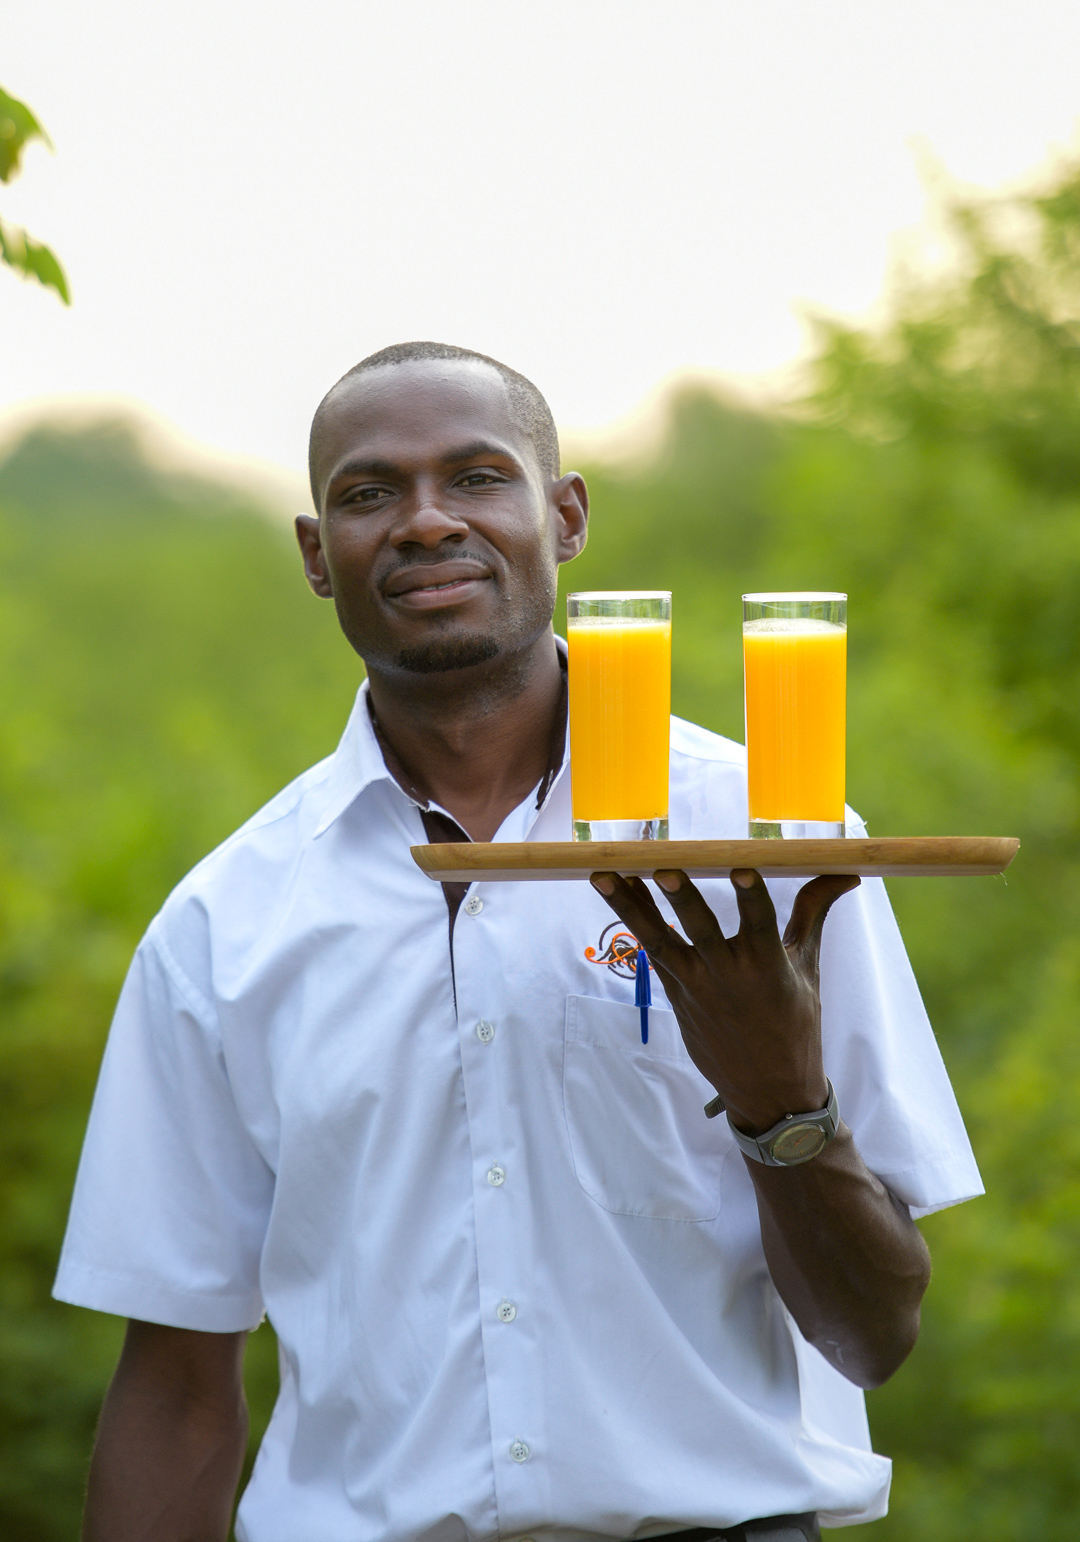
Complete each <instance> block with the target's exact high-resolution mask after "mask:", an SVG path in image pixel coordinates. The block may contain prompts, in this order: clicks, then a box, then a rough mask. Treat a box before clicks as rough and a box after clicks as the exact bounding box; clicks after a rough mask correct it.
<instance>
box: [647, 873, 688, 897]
mask: <svg viewBox="0 0 1080 1542" xmlns="http://www.w3.org/2000/svg"><path fill="white" fill-rule="evenodd" d="M653 877H654V878H655V880H656V882H657V883H658V884H659V885H660V887H661V889H663V891H664V893H665V894H674V893H675V891H676V890H677V889H681V888H682V879H681V878H680V877H679V875H678V873H654V874H653Z"/></svg>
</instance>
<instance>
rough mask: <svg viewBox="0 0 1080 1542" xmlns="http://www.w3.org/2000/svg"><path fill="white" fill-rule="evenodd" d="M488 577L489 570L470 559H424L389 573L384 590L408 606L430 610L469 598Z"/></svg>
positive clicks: (489, 575) (389, 596) (398, 602)
mask: <svg viewBox="0 0 1080 1542" xmlns="http://www.w3.org/2000/svg"><path fill="white" fill-rule="evenodd" d="M490 578H491V574H490V572H487V571H486V570H485V569H484V568H482V567H479V566H478V565H477V564H475V563H471V562H470V563H465V562H439V563H423V564H421V565H419V566H416V567H411V568H403V569H400V570H399V571H398V572H396V573H393V574H391V576H390V577H389V578H388V579H387V581H386V583H385V584H384V585H383V593H384V595H385V596H386V598H387V599H389V600H393V601H395V602H396V603H397V604H399V605H404V606H407V607H408V608H409V609H410V610H432V609H436V608H437V607H439V606H441V605H453V604H457V603H459V602H460V601H462V600H465V599H471V598H472V597H473V596H474V595H475V594H477V593H478V592H479V589H480V585H481V584H484V583H487V582H488V580H489V579H490Z"/></svg>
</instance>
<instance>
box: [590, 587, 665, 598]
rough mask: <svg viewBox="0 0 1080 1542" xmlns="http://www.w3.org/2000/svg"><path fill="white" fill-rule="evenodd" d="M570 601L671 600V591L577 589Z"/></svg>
mask: <svg viewBox="0 0 1080 1542" xmlns="http://www.w3.org/2000/svg"><path fill="white" fill-rule="evenodd" d="M566 598H567V599H568V600H670V599H671V590H670V589H575V590H573V591H572V592H571V593H569V594H567V596H566Z"/></svg>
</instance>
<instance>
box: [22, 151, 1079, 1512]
mask: <svg viewBox="0 0 1080 1542" xmlns="http://www.w3.org/2000/svg"><path fill="white" fill-rule="evenodd" d="M953 229H954V232H955V241H956V243H957V251H958V263H959V266H958V270H957V272H956V273H955V274H954V275H953V276H951V277H949V278H947V279H937V280H935V282H934V283H932V284H931V283H923V284H920V283H915V282H911V283H909V284H908V285H907V287H906V288H904V289H903V290H902V291H901V292H900V293H899V294H898V296H897V300H896V308H895V314H894V320H893V322H892V324H891V325H890V326H889V328H888V329H887V330H886V331H884V332H883V333H881V334H878V335H869V334H866V333H862V332H858V331H855V330H852V329H845V328H842V327H839V326H836V325H831V326H823V327H822V332H821V346H820V352H819V357H818V367H817V375H816V381H815V389H814V395H813V398H812V401H811V403H810V404H809V407H810V409H812V410H809V411H808V410H806V407H805V406H804V409H803V410H801V411H800V413H799V415H798V416H797V417H791V418H784V417H771V418H770V417H765V416H761V415H756V414H752V413H748V412H746V411H743V410H740V409H738V408H736V407H734V406H732V405H731V404H727V403H725V402H723V401H722V400H720V399H717V398H714V397H712V396H709V395H708V394H704V393H701V392H687V393H685V394H683V395H682V396H679V397H677V398H676V399H675V400H674V401H673V402H672V404H671V410H670V420H669V423H668V426H667V433H666V437H665V439H664V443H663V445H662V447H661V449H660V451H659V452H658V454H657V455H656V456H655V457H654V458H653V459H652V460H651V461H650V462H648V463H647V464H642V465H637V466H629V465H626V466H610V465H607V466H595V467H592V468H588V467H586V468H585V469H586V472H587V474H588V477H589V482H590V486H591V489H592V494H593V506H594V527H593V534H592V537H591V540H590V544H589V547H588V549H587V550H586V552H585V554H584V555H583V556H582V557H581V558H580V559H579V560H578V562H577V563H575V564H574V566H573V567H572V568H571V569H570V570H569V571H568V572H567V573H566V575H565V579H564V583H565V585H566V586H567V587H573V588H589V587H613V588H615V587H633V586H641V585H647V586H649V587H653V586H663V587H670V588H672V589H673V590H674V592H675V658H674V693H675V705H676V710H677V711H680V712H681V713H683V714H684V715H686V716H688V717H691V718H694V719H696V720H698V721H701V722H704V723H706V724H708V725H709V726H711V727H714V728H717V729H719V730H720V731H721V732H725V733H728V734H731V735H732V736H734V737H736V738H739V737H741V731H742V722H741V718H742V697H741V662H740V653H739V595H740V594H741V593H742V592H743V591H744V590H749V589H765V588H795V587H809V588H828V589H832V588H839V589H846V590H847V591H848V593H849V595H850V596H851V603H850V618H851V642H850V649H851V665H850V709H849V719H850V739H849V763H850V769H849V785H850V796H851V800H852V802H853V803H854V804H855V805H856V807H858V808H860V810H861V811H862V812H863V813H864V814H865V815H866V816H867V817H868V818H869V820H870V824H871V828H872V829H873V830H874V831H876V832H878V833H891V834H918V833H935V832H937V833H958V834H960V833H972V834H978V833H990V834H1018V835H1020V836H1021V837H1022V840H1023V847H1022V850H1021V854H1020V856H1019V858H1018V859H1017V862H1016V864H1015V865H1014V869H1013V871H1012V872H1011V873H1010V874H1009V875H1008V880H1007V882H1006V881H1005V880H1004V879H1001V880H994V881H988V880H984V881H981V882H975V881H972V880H932V881H916V880H907V881H903V882H897V883H895V884H894V885H893V886H892V887H893V899H894V903H895V904H896V907H897V910H898V912H899V914H900V917H901V923H902V925H903V927H904V931H905V935H906V937H907V939H908V943H909V947H910V950H911V953H912V957H913V959H914V962H915V965H916V969H917V972H918V974H919V978H920V981H921V983H922V986H923V989H924V993H925V995H926V998H927V1003H928V1006H929V1008H930V1012H931V1016H932V1018H933V1020H934V1022H935V1025H936V1027H937V1030H938V1033H939V1036H940V1039H941V1043H942V1047H943V1050H944V1053H945V1057H946V1060H947V1062H948V1064H949V1067H950V1070H951V1072H952V1074H953V1077H954V1081H955V1084H956V1087H957V1090H958V1093H959V1096H960V1100H961V1104H962V1106H963V1108H964V1111H965V1114H966V1116H967V1118H968V1121H969V1126H970V1129H971V1132H972V1137H973V1140H974V1143H975V1146H976V1150H977V1153H978V1155H979V1158H980V1162H981V1164H982V1167H983V1171H984V1175H985V1177H986V1180H987V1187H988V1190H989V1193H988V1197H987V1198H985V1199H982V1200H979V1201H976V1202H974V1203H972V1204H970V1205H967V1206H964V1207H962V1208H961V1209H959V1210H952V1211H946V1212H944V1213H943V1214H941V1215H939V1216H934V1217H931V1218H929V1219H928V1220H927V1221H926V1222H925V1223H924V1225H925V1230H926V1233H927V1236H928V1239H929V1240H930V1243H931V1247H932V1250H933V1254H934V1260H935V1278H934V1282H933V1284H932V1286H931V1291H930V1294H929V1297H928V1299H927V1304H926V1308H925V1312H924V1329H923V1335H922V1339H921V1341H920V1344H919V1347H918V1349H917V1350H916V1352H915V1354H914V1355H913V1357H912V1359H911V1360H910V1361H909V1363H908V1364H907V1365H906V1366H905V1367H904V1368H903V1369H902V1370H901V1371H900V1373H899V1374H898V1375H897V1376H896V1377H895V1378H894V1379H893V1381H892V1382H890V1383H889V1385H888V1386H887V1387H885V1388H883V1389H882V1390H881V1391H880V1392H877V1393H875V1394H873V1395H872V1397H871V1399H870V1406H871V1421H872V1425H873V1428H874V1432H875V1437H876V1441H877V1444H878V1447H879V1449H882V1450H885V1451H888V1452H889V1453H890V1454H892V1455H893V1456H894V1457H895V1458H896V1463H897V1465H896V1481H895V1486H894V1496H893V1512H892V1514H891V1515H890V1517H889V1518H888V1519H887V1520H886V1521H884V1522H882V1523H880V1524H879V1525H878V1526H876V1527H875V1528H873V1530H872V1532H870V1533H869V1534H870V1535H872V1536H873V1537H875V1538H878V1539H880V1542H888V1539H889V1538H897V1539H900V1538H903V1539H907V1538H910V1537H916V1536H918V1537H923V1536H925V1537H932V1538H934V1539H935V1542H976V1539H981V1538H983V1537H987V1536H991V1537H993V1538H994V1539H995V1542H1022V1539H1023V1542H1026V1539H1027V1538H1029V1537H1033V1536H1038V1537H1040V1538H1043V1539H1045V1542H1065V1539H1066V1538H1071V1537H1072V1536H1073V1535H1074V1533H1075V1531H1076V1530H1077V1527H1078V1525H1080V1390H1078V1389H1080V1380H1078V1378H1077V1376H1076V1373H1075V1366H1076V1364H1077V1358H1078V1353H1077V1352H1078V1350H1080V1343H1078V1339H1080V1286H1078V1284H1077V1281H1078V1279H1080V1233H1078V1229H1077V1226H1076V1219H1075V1218H1076V1215H1077V1212H1078V1207H1080V1187H1078V1184H1080V1180H1078V1176H1077V1175H1078V1173H1080V1145H1078V1140H1080V1138H1078V1136H1077V1133H1076V1132H1077V1127H1076V1123H1075V1119H1074V1117H1073V1110H1074V1109H1075V1107H1076V1106H1077V1103H1078V1101H1080V1056H1078V1052H1077V1048H1076V1036H1075V1022H1076V1019H1077V1000H1078V994H1080V944H1078V943H1077V940H1076V939H1077V937H1078V936H1080V926H1078V924H1077V923H1078V920H1080V916H1078V909H1080V800H1078V797H1077V785H1078V779H1077V772H1078V769H1080V727H1078V721H1080V720H1078V714H1077V712H1076V710H1075V703H1076V702H1077V700H1080V476H1078V475H1077V474H1076V473H1077V472H1080V465H1077V463H1076V456H1077V455H1078V454H1080V452H1078V451H1077V448H1076V446H1077V444H1080V435H1078V432H1077V430H1078V429H1080V422H1078V421H1077V417H1078V414H1080V391H1078V389H1077V387H1078V386H1080V378H1078V375H1080V356H1078V354H1077V332H1076V328H1077V324H1078V323H1077V314H1078V306H1080V280H1077V278H1076V277H1075V273H1076V260H1075V259H1076V255H1077V248H1078V243H1080V175H1078V174H1075V173H1073V172H1072V171H1069V172H1067V173H1065V174H1063V175H1062V177H1061V178H1060V180H1059V183H1058V185H1057V187H1055V188H1052V189H1050V190H1049V191H1048V192H1046V193H1045V194H1042V195H1039V196H1037V197H1033V198H1029V199H1026V200H1013V201H1012V203H1011V204H1009V205H1004V204H1001V205H995V206H992V207H987V208H979V209H963V208H958V209H957V210H955V211H954V217H953ZM0 664H2V667H3V674H4V678H5V681H6V682H8V684H7V689H6V691H5V694H4V696H3V698H2V699H0V993H2V994H3V996H4V1006H5V1011H4V1013H3V1014H2V1017H0V1024H2V1026H0V1097H2V1098H3V1106H4V1118H3V1120H2V1121H0V1190H2V1197H3V1199H4V1201H5V1202H6V1203H5V1205H4V1208H3V1211H2V1212H0V1213H2V1214H3V1215H4V1216H5V1220H4V1221H3V1223H2V1225H0V1256H2V1259H3V1265H2V1269H0V1281H2V1283H0V1293H2V1294H0V1304H2V1307H3V1310H2V1311H0V1323H2V1324H3V1326H2V1327H0V1357H2V1364H3V1374H2V1375H0V1448H2V1449H3V1451H4V1453H5V1455H4V1459H3V1466H2V1467H0V1527H2V1529H3V1532H4V1535H5V1537H11V1538H13V1539H14V1542H23V1539H30V1538H33V1539H34V1542H52V1539H53V1538H56V1539H59V1538H61V1537H68V1536H71V1535H74V1534H75V1531H76V1526H77V1522H76V1514H77V1510H78V1504H79V1490H80V1487H81V1482H82V1474H83V1471H84V1468H85V1462H86V1458H87V1453H88V1449H89V1442H90V1438H91V1432H92V1426H93V1420H94V1417H95V1412H96V1407H97V1404H98V1400H99V1398H100V1394H101V1391H102V1389H103V1386H104V1384H105V1381H106V1379H107V1376H108V1372H109V1368H110V1365H111V1361H112V1358H113V1356H114V1354H115V1351H116V1347H117V1334H118V1328H117V1325H116V1324H114V1323H112V1322H110V1321H109V1320H107V1319H101V1318H98V1317H96V1316H95V1315H94V1314H91V1313H82V1312H76V1311H74V1310H70V1309H67V1308H63V1307H59V1306H56V1305H55V1304H51V1303H50V1302H49V1301H48V1287H49V1282H50V1279H51V1274H52V1270H53V1266H54V1262H55V1256H56V1251H57V1248H58V1245H59V1238H60V1235H61V1232H62V1227H63V1220H64V1214H65V1210H66V1204H67V1198H68V1193H69V1190H70V1184H71V1178H72V1174H73V1171H74V1165H75V1161H76V1159H77V1152H78V1146H79V1141H80V1138H81V1133H82V1127H83V1124H84V1121H85V1116H86V1110H87V1107H88V1103H89V1097H90V1093H91V1089H92V1083H93V1078H94V1072H95V1067H96V1063H97V1059H98V1056H99V1055H100V1050H101V1045H102V1043H103V1040H104V1035H105V1032H106V1027H107V1022H108V1017H109V1013H110V1009H111V1005H112V1001H113V999H114V997H115V993H116V990H117V987H118V984H119V981H120V979H121V976H122V973H123V970H124V967H125V965H126V962H127V959H128V957H129V955H130V952H131V949H132V947H133V946H134V943H135V941H136V939H137V937H138V936H139V934H140V933H141V931H142V929H143V927H144V926H145V924H146V922H147V921H148V919H149V918H150V916H151V915H152V913H153V912H154V910H155V909H156V908H157V906H158V905H159V904H160V902H161V899H162V898H163V897H164V895H165V893H166V892H167V890H168V889H169V887H170V886H171V885H172V884H173V883H174V882H175V881H176V880H177V879H178V878H179V877H180V875H181V874H182V873H183V872H184V871H185V870H186V869H187V868H188V867H189V866H190V865H191V863H192V862H194V861H195V860H196V859H197V858H198V857H199V856H200V855H202V854H203V852H205V851H206V850H207V849H208V848H209V847H210V846H212V845H213V844H214V843H215V842H216V841H217V840H219V839H220V838H222V837H223V836H224V835H225V834H227V833H228V831H229V830H231V829H232V828H233V827H234V826H235V825H236V824H237V823H239V822H240V820H242V819H243V818H244V817H245V815H246V814H248V813H249V812H251V811H252V810H253V809H254V808H255V807H256V806H258V804H259V803H260V802H261V801H263V800H264V799H265V798H266V797H267V796H269V795H270V794H271V793H272V792H273V791H274V790H275V789H276V788H277V787H279V786H280V785H281V784H282V783H283V782H285V781H286V780H287V779H288V778H289V777H290V776H291V775H293V774H294V773H295V772H297V771H299V770H300V769H301V768H302V767H303V766H305V765H307V764H309V763H310V762H311V761H312V760H314V759H316V758H317V757H318V756H320V755H322V754H324V753H326V752H327V751H329V750H330V749H331V748H332V746H333V744H334V742H335V740H336V737H337V735H338V733H339V731H340V727H341V724H342V722H343V721H344V717H345V714H346V711H347V707H348V704H349V700H350V698H351V694H352V691H353V689H354V687H355V684H356V681H357V678H358V674H359V670H358V667H357V664H356V661H355V660H354V659H353V658H352V656H351V655H350V653H349V651H348V649H347V647H346V646H345V644H344V643H343V642H342V641H341V639H340V638H339V637H338V635H337V633H336V629H335V626H334V623H333V617H332V614H331V613H330V612H329V609H328V607H325V606H324V607H320V606H319V605H318V604H317V602H316V601H315V600H314V599H312V598H311V596H310V595H309V594H308V593H307V591H306V589H305V587H304V584H303V581H302V578H301V576H300V572H299V565H298V562H297V559H296V557H295V556H294V554H293V553H292V551H291V548H290V544H289V538H288V536H287V535H286V533H284V532H283V531H281V530H280V529H278V528H275V527H274V525H273V524H272V523H271V522H270V521H269V520H267V519H265V518H262V517H259V516H258V515H257V513H256V511H254V510H252V509H251V508H249V507H246V506H245V505H244V504H243V502H242V501H241V500H239V499H238V498H236V497H235V496H230V495H228V494H226V493H224V492H223V491H222V490H221V489H220V488H216V487H213V486H211V485H208V484H205V483H199V482H195V481H193V480H191V479H186V480H185V479H178V478H176V477H170V476H165V475H163V474H162V473H160V472H158V471H156V470H154V468H153V466H152V465H151V464H150V463H149V462H148V461H147V460H146V459H145V457H143V456H142V455H141V453H140V451H139V448H138V444H137V442H136V441H135V440H133V439H132V437H131V435H130V432H129V431H127V430H125V429H124V428H123V427H122V425H113V426H112V427H110V428H101V429H99V430H97V431H95V432H92V433H84V434H74V433H72V434H66V435H64V434H57V433H56V432H46V431H44V430H42V431H39V432H38V433H36V434H34V435H31V436H30V437H29V438H28V439H26V440H24V441H23V443H22V444H21V445H20V446H19V447H18V448H17V450H16V451H15V452H14V454H13V455H12V456H11V457H10V458H9V459H8V460H7V461H6V462H5V463H4V464H2V465H0ZM250 1364H251V1394H252V1408H253V1430H254V1431H257V1430H258V1429H259V1428H260V1427H261V1424H262V1422H263V1420H264V1419H265V1416H266V1411H267V1408H268V1405H269V1400H270V1397H271V1396H272V1389H273V1382H274V1343H273V1336H272V1334H271V1333H270V1331H269V1329H267V1328H264V1329H262V1330H260V1332H259V1333H258V1334H256V1335H255V1337H254V1339H253V1341H252V1350H251V1355H250ZM859 1534H860V1533H859V1532H858V1530H856V1531H855V1532H854V1533H853V1536H858V1535H859Z"/></svg>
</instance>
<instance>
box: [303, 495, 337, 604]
mask: <svg viewBox="0 0 1080 1542" xmlns="http://www.w3.org/2000/svg"><path fill="white" fill-rule="evenodd" d="M296 539H297V541H298V542H299V543H300V551H301V553H302V555H303V558H304V577H305V578H306V579H307V581H308V583H309V584H310V585H311V588H312V591H313V592H314V593H315V594H317V595H318V596H319V598H320V599H321V600H332V599H333V597H334V591H333V589H332V587H331V585H330V575H329V573H328V572H327V571H326V559H325V557H324V556H323V549H322V533H321V531H320V530H319V521H318V520H317V519H316V517H315V515H314V514H298V515H297V516H296Z"/></svg>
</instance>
